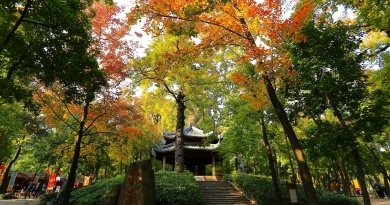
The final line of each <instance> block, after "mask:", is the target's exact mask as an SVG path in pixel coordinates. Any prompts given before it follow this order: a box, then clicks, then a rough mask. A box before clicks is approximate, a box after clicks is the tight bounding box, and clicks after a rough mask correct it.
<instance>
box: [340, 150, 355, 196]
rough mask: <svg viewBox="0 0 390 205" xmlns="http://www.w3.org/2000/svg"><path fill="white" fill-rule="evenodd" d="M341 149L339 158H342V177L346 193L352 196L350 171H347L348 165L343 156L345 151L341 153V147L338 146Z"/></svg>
mask: <svg viewBox="0 0 390 205" xmlns="http://www.w3.org/2000/svg"><path fill="white" fill-rule="evenodd" d="M338 151H339V158H340V163H341V172H342V175H343V176H342V179H343V186H344V189H343V190H344V193H345V194H347V195H348V196H352V193H351V189H350V187H351V184H350V183H351V182H350V180H349V177H348V172H347V167H346V166H345V161H344V157H343V153H341V150H340V148H338Z"/></svg>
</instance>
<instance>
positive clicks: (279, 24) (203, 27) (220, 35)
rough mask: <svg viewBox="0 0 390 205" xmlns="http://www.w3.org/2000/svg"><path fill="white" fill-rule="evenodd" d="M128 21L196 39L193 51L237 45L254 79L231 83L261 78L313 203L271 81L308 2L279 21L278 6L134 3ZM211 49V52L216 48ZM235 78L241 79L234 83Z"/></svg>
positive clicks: (302, 164)
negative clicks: (140, 21)
mask: <svg viewBox="0 0 390 205" xmlns="http://www.w3.org/2000/svg"><path fill="white" fill-rule="evenodd" d="M136 4H137V6H135V7H134V8H133V9H132V11H131V12H130V15H129V19H130V22H133V23H135V22H136V21H137V20H139V19H141V17H146V25H149V26H148V27H145V30H146V31H147V32H150V33H153V32H154V33H155V34H158V33H159V32H161V31H164V29H168V30H169V31H173V32H179V33H183V34H187V35H189V36H194V37H197V38H198V39H199V40H200V43H199V44H198V45H197V48H199V49H201V48H206V47H222V48H229V47H230V46H233V47H234V46H237V47H240V48H242V49H243V50H244V51H245V52H244V54H243V55H242V56H241V60H242V61H246V62H253V63H254V64H255V69H254V70H255V73H254V74H255V76H242V75H240V74H237V75H236V77H235V78H236V81H238V79H240V80H241V81H242V82H244V81H249V80H250V79H251V78H252V77H257V78H261V80H259V81H258V83H257V85H258V87H263V86H264V87H265V88H266V91H267V93H268V97H269V98H270V100H271V103H272V105H273V106H274V108H275V111H276V113H277V115H278V118H279V120H280V122H281V123H282V125H283V127H284V130H285V132H286V134H287V136H288V138H289V140H290V142H291V145H292V149H293V150H294V154H295V157H296V160H297V162H298V165H299V166H298V167H299V170H300V175H301V177H302V182H303V186H304V189H305V195H306V198H307V200H308V203H310V204H318V200H317V197H316V195H315V192H314V187H313V182H312V179H311V174H310V170H309V168H308V166H307V163H306V159H305V157H304V154H303V151H302V148H301V145H300V143H299V140H298V138H297V137H296V135H295V132H294V130H293V127H292V126H291V124H290V122H289V120H288V118H287V115H286V113H285V110H284V109H283V106H282V104H281V103H280V101H279V99H278V97H277V95H276V92H275V89H276V88H275V84H274V83H273V82H276V81H275V79H278V78H279V77H281V76H283V75H286V74H288V73H287V72H286V71H287V70H286V66H288V60H287V58H286V55H285V54H284V53H283V52H282V50H283V48H282V47H283V44H282V42H283V40H284V39H286V38H289V37H292V39H293V40H296V39H300V38H301V37H302V36H301V35H299V34H298V33H299V28H300V26H301V23H302V21H304V19H305V18H307V17H308V15H309V14H310V2H303V3H302V4H299V6H298V7H297V8H298V9H297V11H296V13H295V15H293V16H291V17H290V18H284V16H283V14H284V13H283V9H282V2H281V1H263V2H261V3H257V2H256V1H212V2H210V1H195V2H188V1H180V0H178V1H136ZM216 50H217V49H216ZM239 76H242V78H240V77H239Z"/></svg>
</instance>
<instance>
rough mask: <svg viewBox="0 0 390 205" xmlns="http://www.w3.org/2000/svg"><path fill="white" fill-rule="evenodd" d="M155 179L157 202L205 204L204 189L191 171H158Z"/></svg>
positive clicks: (161, 204) (173, 204)
mask: <svg viewBox="0 0 390 205" xmlns="http://www.w3.org/2000/svg"><path fill="white" fill-rule="evenodd" d="M155 180H156V194H157V204H160V205H165V204H167V205H168V204H169V205H175V204H177V205H179V204H204V201H203V196H202V191H201V190H200V187H199V185H198V183H196V180H195V178H194V175H193V174H192V173H191V172H189V171H184V172H183V173H180V174H178V173H175V172H157V173H156V175H155Z"/></svg>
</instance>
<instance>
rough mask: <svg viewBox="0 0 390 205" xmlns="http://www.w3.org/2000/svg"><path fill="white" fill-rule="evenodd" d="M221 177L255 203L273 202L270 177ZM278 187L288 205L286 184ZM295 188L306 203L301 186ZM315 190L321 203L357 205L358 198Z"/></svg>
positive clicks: (265, 203)
mask: <svg viewBox="0 0 390 205" xmlns="http://www.w3.org/2000/svg"><path fill="white" fill-rule="evenodd" d="M223 179H224V180H226V181H231V182H232V183H233V184H234V185H235V186H236V187H238V188H239V189H240V190H241V191H243V192H244V194H245V195H246V196H247V197H248V198H250V199H251V200H254V201H255V202H256V204H261V205H273V204H274V201H275V200H274V198H275V195H274V191H273V190H274V187H273V184H272V179H271V178H270V177H265V176H258V175H249V174H233V175H226V176H224V177H223ZM279 188H280V191H281V193H282V202H283V205H288V196H287V186H286V184H283V183H280V184H279ZM297 188H298V196H299V201H300V204H301V205H306V204H307V203H306V198H305V192H304V190H303V186H302V185H300V184H298V185H297ZM315 191H316V195H317V197H318V200H319V202H320V204H322V205H359V202H358V200H357V199H355V198H352V197H348V196H345V195H342V194H335V193H330V192H324V191H322V190H319V189H316V190H315Z"/></svg>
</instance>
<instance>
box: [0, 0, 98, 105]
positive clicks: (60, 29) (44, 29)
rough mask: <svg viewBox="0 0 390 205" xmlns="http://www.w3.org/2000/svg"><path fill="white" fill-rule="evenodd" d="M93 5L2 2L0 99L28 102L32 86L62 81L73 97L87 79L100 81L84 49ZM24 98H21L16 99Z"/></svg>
mask: <svg viewBox="0 0 390 205" xmlns="http://www.w3.org/2000/svg"><path fill="white" fill-rule="evenodd" d="M90 3H91V1H78V0H67V1H62V0H54V1H40V0H37V1H35V0H34V1H33V0H26V1H5V2H4V1H3V2H2V3H1V4H0V9H1V10H0V12H1V15H0V16H1V17H0V36H1V37H0V59H1V61H0V68H1V76H0V84H1V86H2V88H4V89H2V90H1V91H0V94H1V96H2V98H4V99H7V100H12V99H14V98H16V100H18V99H21V98H27V97H29V96H31V94H29V95H28V93H27V92H26V91H25V90H28V88H27V87H26V86H30V85H31V82H33V81H35V80H40V81H42V82H44V83H46V84H50V83H52V82H54V81H56V80H59V81H61V83H63V84H64V85H66V86H68V87H69V88H70V90H71V92H69V94H71V93H73V92H76V91H77V90H76V89H75V88H74V85H75V84H82V83H84V82H85V79H88V78H89V79H93V80H94V81H97V82H99V81H104V79H103V78H102V73H100V72H96V69H95V68H97V62H96V60H95V59H94V57H93V55H94V54H93V53H91V52H90V51H89V50H88V48H89V46H90V44H91V42H92V38H91V35H90V34H89V32H88V29H89V28H90V27H91V26H90V23H89V18H90V16H88V15H86V13H85V12H84V10H85V9H86V7H87V6H89V5H90ZM19 92H24V95H18V93H19Z"/></svg>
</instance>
